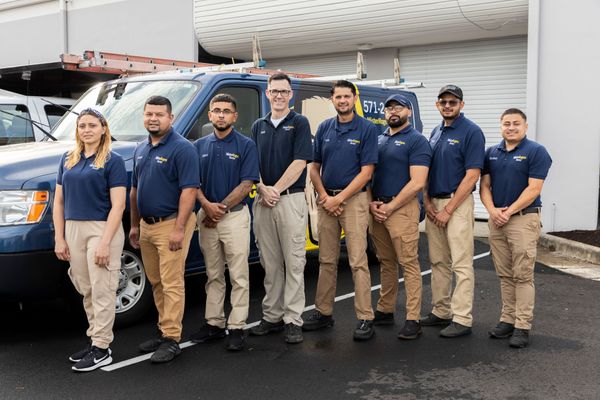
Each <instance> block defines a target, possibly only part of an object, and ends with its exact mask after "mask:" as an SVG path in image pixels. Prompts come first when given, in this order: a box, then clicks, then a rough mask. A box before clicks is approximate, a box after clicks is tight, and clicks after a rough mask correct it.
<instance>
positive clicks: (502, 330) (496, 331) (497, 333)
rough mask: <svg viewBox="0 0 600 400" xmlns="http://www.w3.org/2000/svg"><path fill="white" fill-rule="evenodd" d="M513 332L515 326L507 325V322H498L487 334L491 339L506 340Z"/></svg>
mask: <svg viewBox="0 0 600 400" xmlns="http://www.w3.org/2000/svg"><path fill="white" fill-rule="evenodd" d="M514 330H515V326H514V325H513V324H509V323H507V322H502V321H500V322H498V325H496V326H495V327H493V328H492V329H490V331H489V332H488V334H489V335H490V337H491V338H495V339H506V338H507V337H510V336H511V335H512V333H513V331H514Z"/></svg>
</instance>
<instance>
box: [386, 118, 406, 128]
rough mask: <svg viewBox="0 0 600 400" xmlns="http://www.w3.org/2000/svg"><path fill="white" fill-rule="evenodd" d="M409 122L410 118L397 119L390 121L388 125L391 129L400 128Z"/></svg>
mask: <svg viewBox="0 0 600 400" xmlns="http://www.w3.org/2000/svg"><path fill="white" fill-rule="evenodd" d="M406 121H408V118H402V117H397V119H395V120H391V119H388V121H387V123H388V125H389V127H390V128H398V127H399V126H402V125H404V124H405V123H406Z"/></svg>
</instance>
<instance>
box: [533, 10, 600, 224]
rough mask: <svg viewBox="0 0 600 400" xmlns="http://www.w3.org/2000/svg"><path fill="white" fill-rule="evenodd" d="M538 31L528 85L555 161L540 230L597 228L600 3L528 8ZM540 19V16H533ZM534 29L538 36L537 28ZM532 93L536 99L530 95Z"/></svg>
mask: <svg viewBox="0 0 600 400" xmlns="http://www.w3.org/2000/svg"><path fill="white" fill-rule="evenodd" d="M531 3H532V7H531V11H532V12H533V13H539V14H538V16H533V17H531V18H530V19H532V20H536V19H539V27H538V26H532V31H530V32H529V38H530V40H531V41H532V42H535V41H537V40H538V39H539V53H538V57H539V58H538V68H537V70H534V71H531V73H530V76H529V77H528V80H529V82H530V83H531V84H533V85H536V86H537V91H536V92H537V97H536V98H531V99H530V100H529V102H530V104H537V108H536V109H535V110H531V113H535V115H536V125H537V132H536V136H537V140H538V141H539V142H541V143H542V144H543V145H544V146H546V148H547V149H548V151H549V153H550V155H551V156H552V159H553V161H554V162H553V164H552V168H551V169H550V174H549V176H548V178H547V181H546V183H545V185H544V190H543V192H542V202H543V205H544V207H543V213H542V220H543V224H544V230H545V231H564V230H571V229H595V228H596V227H597V223H598V180H599V168H600V125H599V124H598V120H597V116H598V94H599V93H600V78H598V72H599V71H600V56H599V54H598V43H600V24H598V16H600V2H598V1H596V0H580V1H578V2H577V3H576V4H574V3H573V2H572V1H568V0H554V1H541V0H534V1H532V2H531ZM537 17H539V18H537ZM538 29H539V30H538ZM534 94H535V93H534Z"/></svg>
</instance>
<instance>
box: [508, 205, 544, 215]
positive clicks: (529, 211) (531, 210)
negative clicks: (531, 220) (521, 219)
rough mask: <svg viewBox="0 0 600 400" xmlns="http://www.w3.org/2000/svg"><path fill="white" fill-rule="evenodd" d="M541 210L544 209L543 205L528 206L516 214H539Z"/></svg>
mask: <svg viewBox="0 0 600 400" xmlns="http://www.w3.org/2000/svg"><path fill="white" fill-rule="evenodd" d="M540 211H542V209H541V207H527V208H524V209H522V210H521V211H519V212H518V213H515V214H514V215H525V214H533V213H535V214H539V213H540Z"/></svg>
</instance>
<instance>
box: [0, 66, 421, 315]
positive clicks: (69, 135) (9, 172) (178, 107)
mask: <svg viewBox="0 0 600 400" xmlns="http://www.w3.org/2000/svg"><path fill="white" fill-rule="evenodd" d="M267 79H268V76H267V75H263V74H250V73H230V72H217V73H198V72H194V70H187V71H177V72H168V73H158V74H152V75H142V76H136V77H127V78H121V79H117V80H113V81H109V82H105V83H101V84H98V85H96V86H94V87H93V88H92V89H90V90H89V91H88V92H86V93H85V94H84V95H83V96H82V97H81V99H79V101H78V102H77V103H76V104H75V105H74V106H73V107H72V110H73V111H74V112H77V111H78V110H82V109H84V108H87V107H93V108H95V109H98V110H99V111H101V112H102V113H103V114H104V115H105V116H106V117H107V119H108V121H109V125H110V130H111V134H112V135H113V137H114V139H115V140H114V142H113V150H114V151H116V152H118V153H119V154H121V155H122V156H123V158H124V159H125V165H126V168H127V171H128V173H129V174H131V170H132V164H133V163H132V156H133V151H134V149H135V147H136V145H137V143H139V142H140V141H143V140H146V138H147V135H148V134H147V132H146V130H145V129H144V126H143V123H142V121H143V118H142V114H143V105H144V102H145V101H146V99H147V98H148V97H150V96H151V95H162V96H165V97H167V98H169V99H170V100H171V102H172V104H173V113H174V115H175V121H174V128H175V130H176V131H177V132H179V133H181V134H182V135H184V136H185V137H186V138H187V139H189V140H190V141H195V140H196V139H198V138H200V137H202V136H203V135H206V134H207V133H210V132H212V126H211V125H210V124H209V121H208V113H207V110H208V103H209V101H210V99H211V98H212V97H213V96H214V95H215V94H217V93H228V94H231V95H233V96H234V97H235V98H236V99H237V102H238V113H239V117H238V120H237V124H236V128H237V129H238V130H240V131H241V132H242V133H244V134H247V135H249V134H250V127H251V126H252V123H253V122H254V121H255V120H256V119H257V118H259V117H261V116H263V115H265V114H266V113H267V112H269V102H268V99H267V98H266V96H265V90H266V87H267ZM292 86H293V90H294V97H293V99H292V102H293V103H292V106H293V108H294V110H295V111H296V112H299V113H301V114H304V115H306V116H307V117H308V119H309V121H310V124H311V130H312V132H313V134H314V133H315V132H316V128H317V126H318V124H319V123H320V122H321V121H323V120H324V119H325V118H328V117H331V116H334V115H335V110H334V109H333V106H332V105H331V102H330V101H329V97H330V88H331V83H330V82H324V81H315V80H310V79H292ZM357 88H358V95H359V100H358V101H357V104H356V111H357V113H358V114H359V115H362V116H364V117H366V118H368V119H370V120H371V121H373V122H374V123H376V124H378V125H380V126H381V127H382V130H383V127H384V126H385V119H384V116H383V103H384V101H385V99H386V98H387V97H388V96H389V95H390V94H392V93H397V92H398V91H399V89H388V88H380V87H372V86H361V85H360V84H359V85H357ZM402 92H403V93H404V94H405V95H406V96H407V97H408V98H409V99H410V100H411V102H412V106H413V117H412V118H413V121H412V122H413V125H414V126H415V127H416V129H417V130H419V131H421V130H422V124H421V120H420V117H419V105H418V102H417V98H416V96H415V94H414V93H412V92H407V91H402ZM76 118H77V115H76V114H75V113H67V114H66V115H65V116H63V118H62V119H61V120H60V121H59V123H58V124H57V125H56V126H55V127H54V129H53V130H52V135H53V136H54V137H55V138H56V139H57V140H56V141H52V140H51V139H45V140H43V141H41V142H36V143H23V144H14V145H9V146H2V147H0V299H11V300H21V299H30V298H44V297H55V296H58V295H61V294H64V292H65V290H68V289H69V288H70V287H71V285H70V282H69V281H68V278H67V273H66V270H67V268H68V263H66V262H62V261H59V260H58V259H57V258H56V256H55V254H54V227H53V224H52V201H53V194H54V188H55V181H56V173H57V168H58V163H59V160H60V158H61V156H62V154H64V152H66V151H67V150H69V149H71V148H72V147H73V144H74V143H73V141H74V135H75V122H76ZM255 194H256V193H255V192H253V193H251V194H250V197H251V199H250V200H252V198H253V197H254V195H255ZM306 194H307V201H308V203H309V221H310V223H309V226H308V228H307V229H308V235H307V236H308V239H307V249H315V248H317V247H316V244H317V240H318V237H317V232H316V207H315V201H314V191H313V190H312V185H310V184H309V185H307V190H306ZM123 223H124V227H125V231H126V232H127V231H128V228H129V215H128V212H127V211H126V212H125V216H124V219H123ZM196 235H197V233H196V234H195V236H194V238H193V239H192V245H191V247H190V252H189V255H188V258H187V263H186V273H187V274H193V273H198V272H202V271H203V270H204V261H203V258H202V254H201V252H200V248H199V245H198V238H197V236H196ZM251 243H252V248H251V252H250V261H251V262H257V261H258V251H257V249H256V247H255V246H254V240H251ZM121 261H122V267H121V271H120V279H119V287H118V292H117V303H116V311H117V321H116V322H117V324H118V325H124V324H130V323H132V322H134V321H136V320H137V319H138V318H140V317H141V316H142V315H144V314H145V313H146V312H147V310H148V308H149V307H151V306H152V292H151V290H150V289H151V288H150V284H149V283H148V282H147V280H146V276H145V273H144V267H143V264H142V260H141V257H140V255H139V253H138V252H137V251H135V250H133V249H132V248H131V247H128V243H126V247H125V250H124V251H123V254H122V257H121Z"/></svg>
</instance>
